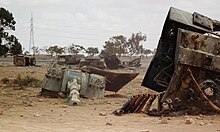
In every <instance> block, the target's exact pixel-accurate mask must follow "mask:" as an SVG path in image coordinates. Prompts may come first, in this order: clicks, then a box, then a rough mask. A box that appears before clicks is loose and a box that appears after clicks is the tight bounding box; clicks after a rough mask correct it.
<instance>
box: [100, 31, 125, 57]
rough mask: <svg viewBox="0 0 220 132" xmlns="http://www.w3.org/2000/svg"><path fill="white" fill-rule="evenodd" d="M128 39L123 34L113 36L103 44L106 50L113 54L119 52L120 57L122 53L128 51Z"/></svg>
mask: <svg viewBox="0 0 220 132" xmlns="http://www.w3.org/2000/svg"><path fill="white" fill-rule="evenodd" d="M126 47H127V40H126V37H124V36H123V35H118V36H113V37H112V38H110V39H109V40H108V41H106V42H105V45H104V46H103V48H104V50H105V51H106V52H110V53H113V54H118V55H119V57H120V56H121V54H125V53H126Z"/></svg>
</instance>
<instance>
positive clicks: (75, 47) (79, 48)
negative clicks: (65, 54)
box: [68, 44, 86, 55]
mask: <svg viewBox="0 0 220 132" xmlns="http://www.w3.org/2000/svg"><path fill="white" fill-rule="evenodd" d="M83 50H84V51H86V49H85V48H84V47H83V46H80V45H76V44H72V45H70V47H69V48H68V51H69V53H70V54H73V55H77V54H78V53H79V52H80V51H83Z"/></svg>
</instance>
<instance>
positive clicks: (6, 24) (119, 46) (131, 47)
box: [0, 7, 152, 57]
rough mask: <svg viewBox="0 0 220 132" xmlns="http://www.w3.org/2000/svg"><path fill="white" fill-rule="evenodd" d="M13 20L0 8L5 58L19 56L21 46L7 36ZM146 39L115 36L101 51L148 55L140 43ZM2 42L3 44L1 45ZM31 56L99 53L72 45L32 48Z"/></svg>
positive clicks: (139, 35)
mask: <svg viewBox="0 0 220 132" xmlns="http://www.w3.org/2000/svg"><path fill="white" fill-rule="evenodd" d="M15 24H16V22H15V20H14V17H13V15H12V13H10V12H9V11H8V10H6V9H4V8H2V7H1V8H0V56H6V55H7V54H8V53H10V54H11V55H16V54H21V53H22V45H21V44H20V42H19V41H18V39H17V38H16V37H15V36H14V35H9V33H8V32H7V30H8V29H10V30H15ZM146 39H147V37H146V35H145V34H142V33H141V32H138V33H136V34H135V33H132V34H131V37H130V38H128V39H127V38H126V37H125V36H123V35H116V36H113V37H111V38H109V40H107V41H105V43H104V45H103V50H104V51H107V52H109V53H112V54H116V55H118V56H119V57H120V56H121V55H129V56H133V55H138V54H149V53H151V52H152V51H151V50H149V49H145V48H144V47H143V45H142V44H141V42H144V41H146ZM3 42H4V43H3ZM32 50H33V54H40V52H45V53H47V54H48V55H50V56H51V57H52V56H57V55H60V54H64V53H69V54H73V55H76V54H78V53H80V52H84V53H87V54H89V55H91V56H94V55H96V54H98V53H99V49H98V47H88V48H85V47H83V46H82V45H78V44H74V43H72V44H71V45H70V46H69V47H60V46H58V44H57V45H53V46H50V47H48V48H44V49H40V48H39V47H36V46H34V47H32ZM23 52H24V54H30V53H29V52H28V51H23Z"/></svg>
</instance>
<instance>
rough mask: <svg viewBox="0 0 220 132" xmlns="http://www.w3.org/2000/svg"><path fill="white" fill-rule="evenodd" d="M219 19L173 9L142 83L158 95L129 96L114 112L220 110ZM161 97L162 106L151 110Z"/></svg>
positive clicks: (204, 112) (154, 113)
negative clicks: (154, 101)
mask: <svg viewBox="0 0 220 132" xmlns="http://www.w3.org/2000/svg"><path fill="white" fill-rule="evenodd" d="M216 31H220V22H219V21H216V20H213V19H210V18H208V17H206V16H204V15H201V14H199V13H196V12H195V13H193V14H191V13H188V12H185V11H182V10H179V9H176V8H173V7H172V8H171V9H170V11H169V13H168V15H167V18H166V21H165V24H164V27H163V31H162V34H161V37H160V41H159V43H158V47H157V52H156V54H155V56H154V58H153V59H152V61H151V63H150V66H149V68H148V70H147V73H146V75H145V77H144V80H143V82H142V85H143V86H145V87H147V88H149V89H152V90H154V91H156V92H158V94H155V95H137V96H134V97H131V98H130V99H128V101H127V102H126V103H125V104H124V106H123V107H122V108H120V109H118V110H116V111H115V114H118V115H121V114H123V113H133V112H145V113H147V114H149V115H163V114H165V115H167V114H174V113H179V114H211V113H220V57H219V55H220V38H219V37H220V35H219V34H218V33H216ZM156 97H158V108H157V110H155V109H150V108H149V107H150V106H149V105H151V104H152V100H154V99H155V98H156Z"/></svg>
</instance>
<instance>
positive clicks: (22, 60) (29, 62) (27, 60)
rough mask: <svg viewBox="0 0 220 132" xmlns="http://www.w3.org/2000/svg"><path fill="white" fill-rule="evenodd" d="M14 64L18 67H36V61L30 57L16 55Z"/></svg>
mask: <svg viewBox="0 0 220 132" xmlns="http://www.w3.org/2000/svg"><path fill="white" fill-rule="evenodd" d="M13 63H14V65H16V66H35V65H36V59H35V57H34V56H29V55H15V56H13Z"/></svg>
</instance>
